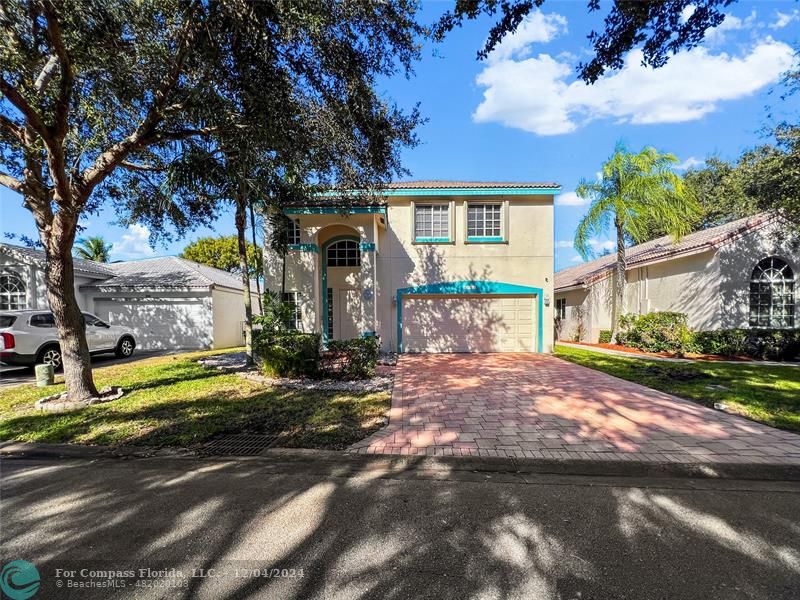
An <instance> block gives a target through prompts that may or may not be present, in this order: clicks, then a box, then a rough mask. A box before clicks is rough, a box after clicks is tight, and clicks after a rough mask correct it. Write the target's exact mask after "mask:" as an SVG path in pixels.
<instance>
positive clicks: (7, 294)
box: [0, 271, 28, 310]
mask: <svg viewBox="0 0 800 600" xmlns="http://www.w3.org/2000/svg"><path fill="white" fill-rule="evenodd" d="M26 308H28V286H27V284H26V283H25V279H24V278H23V277H21V276H20V275H18V274H17V273H14V272H13V271H4V272H2V273H0V310H22V309H26Z"/></svg>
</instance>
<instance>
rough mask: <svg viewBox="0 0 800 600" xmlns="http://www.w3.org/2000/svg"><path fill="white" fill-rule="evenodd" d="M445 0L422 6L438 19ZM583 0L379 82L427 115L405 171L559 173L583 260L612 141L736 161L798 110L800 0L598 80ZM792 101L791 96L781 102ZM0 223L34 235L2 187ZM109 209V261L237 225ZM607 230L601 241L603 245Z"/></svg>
mask: <svg viewBox="0 0 800 600" xmlns="http://www.w3.org/2000/svg"><path fill="white" fill-rule="evenodd" d="M447 6H448V3H444V2H428V3H426V4H424V9H423V17H424V19H425V20H426V21H428V22H432V21H434V20H435V19H436V18H437V17H438V16H439V15H440V14H441V12H442V11H444V10H445V8H446V7H447ZM585 6H586V4H585V2H567V1H555V0H547V2H545V4H544V6H543V8H542V10H541V11H537V12H536V13H534V14H532V15H531V17H530V18H529V20H528V21H527V22H526V23H524V25H523V27H522V28H521V29H520V30H519V31H518V32H517V34H516V35H515V36H513V38H511V39H509V40H507V41H506V42H504V44H503V46H501V47H500V48H499V49H498V50H497V51H496V52H495V53H494V54H493V55H492V56H491V57H489V59H488V60H487V61H482V62H481V61H477V60H476V52H477V50H478V49H479V48H480V46H481V44H482V43H483V40H484V39H485V36H486V33H487V31H488V28H489V26H490V24H491V21H490V20H489V19H481V20H478V21H476V22H471V23H468V24H467V25H466V26H465V27H464V28H462V29H459V30H456V31H454V32H453V33H452V34H451V35H450V36H449V37H448V38H447V40H446V41H445V42H444V43H442V44H438V45H433V44H431V45H428V46H426V47H425V49H424V55H423V59H422V61H421V62H420V63H418V64H417V66H416V75H415V76H414V77H413V78H411V79H409V80H405V79H393V80H389V81H385V82H383V83H382V89H383V91H384V92H385V93H386V95H387V96H388V97H391V98H394V99H395V100H396V101H397V102H398V103H399V104H400V105H401V106H404V107H411V106H413V105H414V104H415V103H416V102H420V105H421V110H422V112H423V114H424V116H425V117H426V118H427V119H428V122H427V123H426V124H425V125H424V126H422V127H421V128H420V130H419V137H420V140H421V144H420V145H419V146H418V147H416V148H413V149H409V150H407V151H404V153H403V159H404V162H405V165H406V167H407V168H408V169H409V170H410V171H411V173H412V178H414V179H471V180H503V181H557V182H558V183H560V184H561V185H562V186H563V195H562V197H561V198H560V200H559V202H558V203H557V206H556V240H557V242H556V268H557V269H560V268H564V267H567V266H570V265H572V264H575V262H576V261H578V260H580V259H579V258H578V257H577V254H576V252H575V251H574V250H573V249H572V247H571V240H572V237H573V233H574V230H575V226H576V224H577V222H578V220H579V219H580V217H581V216H582V215H583V214H584V212H585V210H586V207H585V206H582V205H579V204H578V203H577V202H578V199H577V198H576V197H575V196H574V194H570V192H572V191H573V190H574V189H575V187H576V185H577V184H578V182H579V181H580V180H581V178H590V179H591V178H594V177H595V174H596V173H597V171H598V170H599V168H600V165H601V163H602V162H603V160H604V159H605V158H607V157H608V155H609V154H610V153H611V152H612V150H613V147H614V145H615V143H616V142H617V140H623V141H624V142H626V143H627V144H628V145H629V146H630V147H631V148H633V149H638V148H640V147H642V146H645V145H653V146H655V147H657V148H658V149H659V150H662V151H669V152H672V153H674V154H675V155H677V156H678V157H679V159H680V160H681V161H682V162H683V166H686V165H691V164H698V163H701V161H702V160H703V159H704V158H705V157H707V156H709V155H718V156H720V157H722V158H725V159H734V158H736V157H737V156H738V155H739V154H740V153H741V151H742V150H744V149H746V148H748V147H750V146H753V145H755V144H758V143H762V142H763V141H765V138H764V137H763V134H762V133H761V131H762V129H763V127H764V126H765V125H768V124H769V123H768V120H767V114H768V111H767V107H769V108H770V109H772V110H773V111H777V115H779V116H780V115H781V114H787V113H789V112H793V113H794V114H795V115H796V111H797V108H798V98H794V99H792V100H790V101H787V102H784V101H781V100H780V98H779V95H780V88H779V87H778V81H779V77H780V73H781V72H783V71H785V70H786V68H788V67H789V65H790V64H791V61H792V60H793V56H792V50H791V47H792V46H793V45H794V46H795V47H796V46H797V42H798V40H799V39H800V4H798V3H797V2H794V1H784V2H739V3H737V4H734V5H732V6H731V7H730V9H729V16H728V17H727V18H726V20H725V22H724V23H723V24H722V25H721V26H720V27H719V28H717V30H715V31H713V32H711V33H710V35H709V36H708V39H707V41H706V43H705V44H704V45H703V47H701V48H699V49H695V50H693V51H692V52H691V53H686V52H684V53H681V54H679V55H678V56H676V57H674V58H673V59H672V60H671V61H670V63H669V64H668V65H667V66H666V67H665V68H662V69H659V70H656V71H650V70H647V69H644V68H642V67H640V66H639V64H638V60H637V56H636V54H635V53H634V54H633V55H631V56H629V57H628V61H627V62H626V66H625V67H624V68H623V70H622V71H621V72H617V73H614V74H610V75H609V76H607V77H606V78H604V79H603V80H601V81H600V82H598V84H596V85H594V86H590V87H589V86H585V85H584V84H583V83H581V82H576V80H575V65H577V63H578V62H579V61H580V60H581V59H584V60H585V59H586V57H587V56H589V54H588V52H589V46H588V43H587V41H586V35H587V33H588V32H589V31H590V30H591V29H592V28H593V27H594V28H599V27H600V26H601V19H602V16H601V15H587V14H586V9H585ZM789 102H792V103H793V104H791V105H790V104H789ZM0 210H2V215H1V216H2V228H0V231H2V232H9V231H10V232H16V233H18V234H25V235H28V236H31V237H35V236H36V230H35V226H34V223H33V219H32V217H31V216H30V214H29V213H28V212H27V211H26V210H25V209H23V208H22V207H21V199H20V198H19V197H17V196H16V195H15V194H12V193H11V192H9V191H8V190H6V189H3V188H0ZM114 220H115V215H114V214H113V213H111V211H108V210H105V211H103V212H101V213H100V214H97V215H89V216H88V217H87V218H86V219H84V225H85V226H86V232H85V233H86V235H102V236H104V237H105V238H106V240H108V241H110V242H113V244H114V248H113V253H112V258H113V259H132V258H142V257H146V256H155V255H161V254H176V253H178V252H180V250H181V249H182V248H183V247H184V246H185V245H186V243H188V241H189V240H191V239H195V238H197V237H199V236H202V235H210V234H211V235H214V234H227V233H232V232H233V219H232V217H230V216H227V217H223V218H221V219H220V220H219V221H218V223H217V226H216V227H215V228H214V230H209V229H202V230H198V231H195V232H193V233H191V234H190V235H189V236H188V237H187V239H184V240H178V241H175V242H173V243H172V244H169V245H167V246H159V247H157V248H155V249H152V248H150V247H149V245H148V243H147V237H148V232H147V230H146V228H144V227H142V226H133V227H131V228H127V229H125V228H121V227H118V226H115V225H114V224H113V223H114ZM605 242H606V240H605V239H598V240H597V242H596V247H597V249H598V251H599V250H602V249H603V247H604V243H605Z"/></svg>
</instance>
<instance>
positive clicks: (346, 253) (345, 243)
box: [325, 240, 361, 269]
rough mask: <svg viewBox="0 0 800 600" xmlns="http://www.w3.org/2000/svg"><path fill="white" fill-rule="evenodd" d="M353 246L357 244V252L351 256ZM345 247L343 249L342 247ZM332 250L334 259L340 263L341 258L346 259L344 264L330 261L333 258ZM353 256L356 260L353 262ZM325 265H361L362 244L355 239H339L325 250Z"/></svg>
mask: <svg viewBox="0 0 800 600" xmlns="http://www.w3.org/2000/svg"><path fill="white" fill-rule="evenodd" d="M352 246H355V254H353V255H352V256H351V250H352V249H353V248H352ZM343 247H344V248H345V249H344V250H342V248H343ZM331 250H333V251H334V259H335V261H336V262H337V263H338V262H340V261H341V260H344V264H335V265H332V264H331V263H330V260H331ZM351 258H353V259H354V261H353V262H352V263H351V262H350V259H351ZM325 266H326V267H327V268H329V269H330V268H336V267H345V268H348V269H354V268H356V267H360V266H361V246H360V244H359V243H358V242H357V241H355V240H339V241H337V242H333V243H332V244H331V245H330V246H328V247H327V249H326V250H325Z"/></svg>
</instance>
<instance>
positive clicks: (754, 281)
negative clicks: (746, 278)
mask: <svg viewBox="0 0 800 600" xmlns="http://www.w3.org/2000/svg"><path fill="white" fill-rule="evenodd" d="M776 261H777V262H776ZM781 265H782V266H781ZM796 281H797V280H796V276H795V274H794V271H793V270H792V267H791V265H790V264H789V261H787V260H786V259H784V258H781V257H780V256H768V257H766V258H764V259H762V260H760V261H758V263H757V264H756V266H755V267H754V268H753V271H752V274H751V276H750V298H749V300H750V302H749V304H748V308H749V311H748V323H749V325H750V327H753V328H756V329H793V328H794V327H795V324H796V323H797V313H796V311H797V300H796V296H795V293H796V292H795V283H796Z"/></svg>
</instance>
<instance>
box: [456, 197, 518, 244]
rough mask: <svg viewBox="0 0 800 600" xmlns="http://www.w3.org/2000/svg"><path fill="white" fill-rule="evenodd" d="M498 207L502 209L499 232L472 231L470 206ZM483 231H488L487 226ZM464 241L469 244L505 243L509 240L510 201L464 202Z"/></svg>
mask: <svg viewBox="0 0 800 600" xmlns="http://www.w3.org/2000/svg"><path fill="white" fill-rule="evenodd" d="M479 206H482V207H486V206H492V207H498V208H499V209H500V215H499V223H498V225H499V234H498V235H494V232H490V233H491V235H477V232H472V233H471V232H470V218H469V216H470V215H469V214H470V208H472V209H474V208H476V207H479ZM485 214H486V213H485V209H484V219H485ZM483 233H486V229H485V227H484V228H483ZM464 242H465V243H467V244H504V243H507V242H508V202H507V201H505V200H482V201H476V202H465V203H464Z"/></svg>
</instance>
